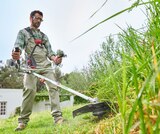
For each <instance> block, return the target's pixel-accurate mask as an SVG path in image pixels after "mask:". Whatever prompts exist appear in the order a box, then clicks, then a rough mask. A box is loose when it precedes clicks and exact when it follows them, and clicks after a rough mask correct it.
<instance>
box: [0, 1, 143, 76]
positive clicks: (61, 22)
mask: <svg viewBox="0 0 160 134" xmlns="http://www.w3.org/2000/svg"><path fill="white" fill-rule="evenodd" d="M104 2H105V0H41V1H40V0H27V1H26V0H14V1H11V0H5V1H0V6H1V7H0V13H1V14H0V18H1V22H0V29H1V32H0V60H3V61H6V60H7V59H10V58H11V51H12V49H13V45H14V42H15V40H16V37H17V33H18V31H19V30H21V29H23V28H25V27H28V26H30V21H29V15H30V12H31V11H33V10H40V11H42V12H43V15H44V16H43V20H44V21H43V22H42V24H41V26H40V29H41V31H42V32H44V33H45V34H46V35H47V36H48V37H49V40H50V43H51V46H52V49H53V51H56V50H57V49H61V50H63V51H64V52H65V53H66V54H67V58H64V59H63V62H62V67H61V70H62V72H63V73H70V72H72V71H74V70H75V69H78V70H81V69H82V68H83V67H84V66H87V64H88V61H89V56H90V55H91V54H93V53H94V52H95V51H96V50H99V49H100V45H101V44H102V42H104V41H106V36H108V35H110V34H117V33H118V32H122V30H121V29H120V28H119V27H118V26H120V27H121V28H123V29H126V28H127V27H128V25H130V26H132V27H133V28H135V29H139V28H141V27H143V25H144V24H145V22H146V15H145V13H144V12H145V10H144V9H143V7H138V8H136V9H134V10H132V11H131V12H125V13H123V14H121V15H119V16H117V17H115V18H113V19H111V20H109V21H107V22H105V23H103V24H101V25H99V26H98V27H96V28H94V29H93V30H91V31H89V32H88V33H86V34H85V35H83V36H81V37H80V38H78V39H76V40H74V41H72V40H73V39H74V38H75V37H77V36H79V35H80V34H82V33H83V32H85V31H86V30H88V29H89V28H91V27H92V26H94V25H96V24H97V23H99V22H100V21H102V20H104V19H106V18H107V17H109V16H111V15H113V14H114V13H116V12H118V11H121V10H123V9H125V8H127V7H129V6H130V5H132V3H133V2H134V0H108V2H107V3H106V4H105V6H104V7H103V8H101V10H99V11H98V12H97V13H96V14H95V15H94V16H93V17H92V18H90V16H91V15H93V13H94V12H95V11H96V10H98V9H99V8H100V7H101V6H102V4H103V3H104ZM117 25H118V26H117Z"/></svg>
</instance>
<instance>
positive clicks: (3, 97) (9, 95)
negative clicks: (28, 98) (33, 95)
mask: <svg viewBox="0 0 160 134" xmlns="http://www.w3.org/2000/svg"><path fill="white" fill-rule="evenodd" d="M0 102H7V104H6V106H7V108H6V115H0V118H8V117H10V116H12V115H14V113H15V109H16V108H17V107H19V106H21V103H22V89H0ZM73 103H74V98H73V96H70V100H66V101H63V102H61V103H60V106H61V108H64V107H69V106H73ZM45 110H50V103H49V101H40V102H34V105H33V112H40V111H45Z"/></svg>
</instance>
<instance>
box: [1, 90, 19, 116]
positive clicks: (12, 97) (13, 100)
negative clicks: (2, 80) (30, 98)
mask: <svg viewBox="0 0 160 134" xmlns="http://www.w3.org/2000/svg"><path fill="white" fill-rule="evenodd" d="M3 101H6V102H7V104H6V106H7V108H6V115H0V118H7V117H9V116H11V115H13V114H14V112H15V108H16V107H19V106H20V105H21V103H22V89H0V102H3Z"/></svg>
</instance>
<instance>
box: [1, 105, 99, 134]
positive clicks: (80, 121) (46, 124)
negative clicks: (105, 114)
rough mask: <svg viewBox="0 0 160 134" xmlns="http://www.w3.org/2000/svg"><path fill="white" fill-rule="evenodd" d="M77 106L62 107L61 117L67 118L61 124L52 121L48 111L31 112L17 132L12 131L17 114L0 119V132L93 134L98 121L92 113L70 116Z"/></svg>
mask: <svg viewBox="0 0 160 134" xmlns="http://www.w3.org/2000/svg"><path fill="white" fill-rule="evenodd" d="M79 107H81V106H80V105H78V106H74V107H70V108H65V109H62V111H63V117H64V118H65V119H67V121H66V122H65V123H64V124H62V125H55V124H54V123H53V118H52V117H51V115H50V112H49V111H45V112H39V113H32V115H31V116H30V122H29V123H28V125H27V128H26V129H24V130H23V131H19V132H15V131H14V129H15V128H16V127H17V118H18V116H16V117H10V118H8V119H5V120H4V119H0V134H94V133H95V128H96V126H97V125H98V123H99V121H98V119H97V118H96V117H94V116H92V113H87V114H83V115H80V116H77V117H75V118H73V117H72V111H73V110H75V109H77V108H79ZM96 131H97V130H96Z"/></svg>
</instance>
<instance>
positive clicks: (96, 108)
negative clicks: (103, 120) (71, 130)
mask: <svg viewBox="0 0 160 134" xmlns="http://www.w3.org/2000/svg"><path fill="white" fill-rule="evenodd" d="M110 106H111V104H110V103H109V102H100V103H94V104H89V105H86V106H83V107H81V108H79V109H76V110H74V111H73V117H75V116H78V115H81V114H84V113H88V112H92V113H93V115H94V116H98V118H99V117H102V116H103V115H104V114H106V113H107V111H110V110H111V107H110Z"/></svg>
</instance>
